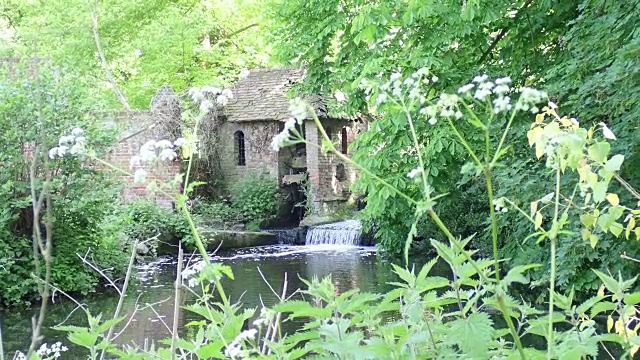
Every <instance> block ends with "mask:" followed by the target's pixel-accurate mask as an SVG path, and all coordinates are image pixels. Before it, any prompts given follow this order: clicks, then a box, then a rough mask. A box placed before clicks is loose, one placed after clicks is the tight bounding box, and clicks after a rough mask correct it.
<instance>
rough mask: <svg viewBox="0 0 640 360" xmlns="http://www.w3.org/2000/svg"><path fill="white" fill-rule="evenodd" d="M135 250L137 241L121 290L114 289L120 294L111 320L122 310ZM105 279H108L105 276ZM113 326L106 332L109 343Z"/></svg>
mask: <svg viewBox="0 0 640 360" xmlns="http://www.w3.org/2000/svg"><path fill="white" fill-rule="evenodd" d="M137 250H138V240H136V241H134V242H133V245H132V246H131V256H129V265H128V266H127V274H126V275H125V277H124V284H122V289H118V288H117V287H116V289H117V290H118V293H120V298H119V299H118V305H116V310H115V311H114V312H113V319H117V318H118V316H120V311H121V310H122V304H123V303H124V298H125V296H126V294H127V288H128V287H129V280H130V279H131V272H132V270H133V263H134V261H135V259H136V253H137ZM83 261H84V260H83ZM105 278H107V279H109V278H108V277H106V276H105ZM109 281H110V282H111V283H112V284H113V281H111V280H109ZM114 286H115V284H114ZM115 326H116V325H115V324H114V325H112V326H111V327H110V328H109V331H107V337H106V339H107V341H111V336H112V335H113V330H114V328H115ZM105 353H106V351H105V350H102V352H101V353H100V360H102V359H104V354H105Z"/></svg>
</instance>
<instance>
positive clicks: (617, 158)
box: [604, 154, 624, 172]
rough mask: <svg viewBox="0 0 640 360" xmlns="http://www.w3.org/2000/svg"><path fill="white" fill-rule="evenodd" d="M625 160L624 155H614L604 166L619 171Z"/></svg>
mask: <svg viewBox="0 0 640 360" xmlns="http://www.w3.org/2000/svg"><path fill="white" fill-rule="evenodd" d="M623 161H624V155H620V154H618V155H614V156H612V157H611V159H609V160H608V161H607V163H606V164H605V165H604V168H605V169H607V170H609V171H611V172H616V171H619V170H620V166H622V162H623Z"/></svg>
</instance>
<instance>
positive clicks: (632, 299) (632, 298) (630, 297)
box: [624, 292, 640, 305]
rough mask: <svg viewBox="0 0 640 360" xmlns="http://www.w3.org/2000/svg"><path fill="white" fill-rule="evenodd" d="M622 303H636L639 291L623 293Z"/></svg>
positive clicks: (639, 301)
mask: <svg viewBox="0 0 640 360" xmlns="http://www.w3.org/2000/svg"><path fill="white" fill-rule="evenodd" d="M624 303H625V304H627V305H636V304H639V303H640V292H634V293H631V294H624Z"/></svg>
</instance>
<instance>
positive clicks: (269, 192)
mask: <svg viewBox="0 0 640 360" xmlns="http://www.w3.org/2000/svg"><path fill="white" fill-rule="evenodd" d="M278 200H279V193H278V183H277V181H276V180H275V179H272V178H270V177H268V176H266V175H262V174H260V175H258V174H249V175H247V176H245V177H243V178H242V179H240V180H239V181H238V182H236V183H234V184H233V185H232V187H231V202H232V204H233V205H232V206H233V208H234V209H236V211H238V213H239V214H240V215H241V216H242V219H243V221H245V222H251V223H254V224H258V225H263V224H265V223H267V222H269V221H270V220H273V219H274V218H275V217H276V214H277V212H278Z"/></svg>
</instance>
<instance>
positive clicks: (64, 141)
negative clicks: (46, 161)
mask: <svg viewBox="0 0 640 360" xmlns="http://www.w3.org/2000/svg"><path fill="white" fill-rule="evenodd" d="M83 134H84V131H83V130H82V129H81V128H74V129H73V130H71V134H70V135H64V136H61V137H60V139H59V140H58V146H56V147H53V148H51V149H50V150H49V158H51V159H55V158H56V157H59V158H62V157H64V156H65V155H79V154H83V153H84V152H85V151H86V145H87V138H85V137H84V136H83Z"/></svg>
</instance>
